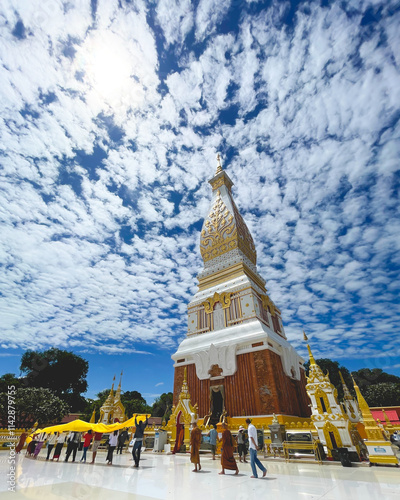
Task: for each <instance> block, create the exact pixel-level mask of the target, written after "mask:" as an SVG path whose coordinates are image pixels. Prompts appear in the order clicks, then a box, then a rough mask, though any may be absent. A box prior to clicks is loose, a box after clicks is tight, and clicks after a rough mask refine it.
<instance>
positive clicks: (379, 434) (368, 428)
mask: <svg viewBox="0 0 400 500" xmlns="http://www.w3.org/2000/svg"><path fill="white" fill-rule="evenodd" d="M353 383H354V389H355V391H356V394H357V399H358V405H359V407H360V410H361V414H362V420H363V423H364V427H365V434H366V435H367V439H366V440H365V444H366V446H367V449H368V454H369V461H370V463H371V464H384V465H387V464H392V465H398V463H399V461H398V459H397V457H396V456H395V454H394V452H393V449H392V447H391V443H390V441H388V440H387V439H386V438H385V435H384V432H383V430H382V429H381V428H380V427H379V426H378V424H377V423H376V422H375V419H374V417H373V416H372V413H371V410H370V409H369V406H368V404H367V402H366V401H365V399H364V397H363V395H362V394H361V391H360V389H359V387H358V386H357V384H356V382H355V381H354V379H353Z"/></svg>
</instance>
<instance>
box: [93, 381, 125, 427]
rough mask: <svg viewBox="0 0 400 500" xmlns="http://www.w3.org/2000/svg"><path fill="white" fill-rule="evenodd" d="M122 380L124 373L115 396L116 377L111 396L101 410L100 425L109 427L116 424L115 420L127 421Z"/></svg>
mask: <svg viewBox="0 0 400 500" xmlns="http://www.w3.org/2000/svg"><path fill="white" fill-rule="evenodd" d="M121 380H122V372H121V376H120V379H119V384H118V388H117V390H116V391H115V395H114V382H115V375H114V378H113V384H112V387H111V391H110V394H109V395H108V397H107V399H106V400H105V402H104V404H103V406H102V407H101V408H100V418H99V422H98V423H101V424H106V425H108V424H112V423H114V422H115V420H118V421H119V422H124V421H125V420H126V415H125V407H124V405H123V404H122V402H121Z"/></svg>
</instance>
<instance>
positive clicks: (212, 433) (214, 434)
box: [208, 425, 218, 460]
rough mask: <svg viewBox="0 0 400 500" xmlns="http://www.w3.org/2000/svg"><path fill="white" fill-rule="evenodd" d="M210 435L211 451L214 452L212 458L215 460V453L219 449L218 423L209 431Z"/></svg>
mask: <svg viewBox="0 0 400 500" xmlns="http://www.w3.org/2000/svg"><path fill="white" fill-rule="evenodd" d="M208 435H209V436H210V445H211V453H212V457H213V458H212V459H213V460H215V453H216V450H217V438H218V432H217V427H216V425H213V427H212V429H211V430H210V432H209V433H208Z"/></svg>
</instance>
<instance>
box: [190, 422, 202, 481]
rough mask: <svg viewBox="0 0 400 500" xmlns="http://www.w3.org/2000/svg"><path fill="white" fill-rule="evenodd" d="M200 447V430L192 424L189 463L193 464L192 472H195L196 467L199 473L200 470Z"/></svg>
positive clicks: (195, 424) (194, 423)
mask: <svg viewBox="0 0 400 500" xmlns="http://www.w3.org/2000/svg"><path fill="white" fill-rule="evenodd" d="M200 445H201V430H200V429H199V428H198V427H197V423H196V422H193V429H192V432H191V433H190V461H191V462H192V464H194V469H193V471H192V472H197V466H198V467H199V471H200V470H201V465H200Z"/></svg>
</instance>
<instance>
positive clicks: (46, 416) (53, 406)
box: [0, 387, 68, 428]
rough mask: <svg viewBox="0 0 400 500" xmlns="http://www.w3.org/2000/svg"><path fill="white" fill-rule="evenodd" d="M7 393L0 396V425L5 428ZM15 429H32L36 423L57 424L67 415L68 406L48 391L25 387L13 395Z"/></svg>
mask: <svg viewBox="0 0 400 500" xmlns="http://www.w3.org/2000/svg"><path fill="white" fill-rule="evenodd" d="M7 406H8V402H7V393H4V392H3V393H1V394H0V414H1V416H2V425H3V426H7V424H5V422H4V420H5V419H6V418H7V414H8V412H7ZM14 407H15V417H16V418H15V427H16V428H19V427H25V428H27V427H32V425H33V424H34V423H35V422H36V421H37V422H38V423H39V425H43V424H51V423H56V422H59V421H60V420H61V419H62V418H63V417H64V415H66V414H67V413H68V404H67V403H65V402H64V401H62V400H61V399H60V398H58V397H57V396H55V394H54V393H53V392H52V391H50V390H49V389H43V388H34V387H26V388H19V389H17V390H16V393H15V404H14Z"/></svg>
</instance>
